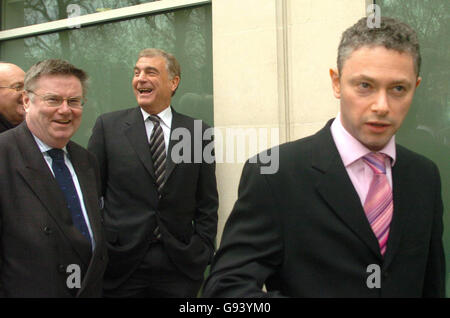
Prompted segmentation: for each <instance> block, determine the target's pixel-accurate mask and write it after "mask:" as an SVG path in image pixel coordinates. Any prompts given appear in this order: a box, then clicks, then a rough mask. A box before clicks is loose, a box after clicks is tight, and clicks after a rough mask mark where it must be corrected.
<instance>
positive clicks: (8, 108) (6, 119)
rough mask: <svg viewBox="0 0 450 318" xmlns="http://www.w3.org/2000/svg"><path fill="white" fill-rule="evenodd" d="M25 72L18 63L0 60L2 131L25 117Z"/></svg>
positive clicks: (15, 124)
mask: <svg viewBox="0 0 450 318" xmlns="http://www.w3.org/2000/svg"><path fill="white" fill-rule="evenodd" d="M24 77H25V72H24V71H23V70H22V69H21V68H20V67H18V66H17V65H14V64H11V63H4V62H0V133H2V132H4V131H6V130H8V129H11V128H13V127H14V126H17V125H18V124H20V123H21V122H22V121H23V120H24V118H25V110H24V109H23V102H22V91H23V79H24Z"/></svg>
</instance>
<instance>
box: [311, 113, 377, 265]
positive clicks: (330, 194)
mask: <svg viewBox="0 0 450 318" xmlns="http://www.w3.org/2000/svg"><path fill="white" fill-rule="evenodd" d="M331 123H332V120H331V121H329V122H328V123H327V126H326V127H325V128H324V129H322V130H320V131H319V132H318V133H317V134H316V139H317V142H316V143H315V149H314V150H313V154H312V166H313V168H314V169H316V170H318V171H320V172H321V173H322V174H321V176H320V177H319V178H318V182H317V184H316V189H317V191H318V192H319V193H320V195H321V196H322V198H323V199H324V200H325V201H326V202H327V203H328V205H329V206H330V207H331V209H332V210H333V211H334V212H335V213H336V214H337V215H338V217H339V218H340V219H341V220H342V221H343V222H344V223H346V224H347V225H348V227H349V228H350V229H352V231H353V232H354V233H355V234H356V235H357V236H358V237H359V238H360V239H361V240H362V241H363V242H364V243H365V244H366V245H367V246H368V247H369V248H370V250H371V251H372V252H373V253H374V254H375V255H376V256H377V257H379V258H381V253H380V251H379V247H378V241H377V239H376V237H375V234H374V233H373V231H372V229H371V227H370V224H369V221H368V220H367V217H366V215H365V213H364V209H363V207H362V205H361V201H360V199H359V197H358V194H357V192H356V190H355V188H354V186H353V184H352V182H351V180H350V178H349V176H348V174H347V171H346V170H345V167H344V164H343V163H342V159H341V157H340V156H339V152H338V150H337V148H336V145H335V143H334V140H333V137H332V136H331V131H330V126H331Z"/></svg>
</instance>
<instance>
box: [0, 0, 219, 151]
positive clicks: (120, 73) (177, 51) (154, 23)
mask: <svg viewBox="0 0 450 318" xmlns="http://www.w3.org/2000/svg"><path fill="white" fill-rule="evenodd" d="M105 2H106V1H105ZM147 47H157V48H161V49H163V50H165V51H168V52H171V53H173V54H174V55H175V56H176V58H177V59H178V61H179V62H180V64H181V83H180V87H179V89H178V90H177V93H176V95H175V96H174V98H173V99H172V105H173V106H174V108H175V109H176V110H178V111H179V112H181V113H184V114H187V115H190V116H192V117H195V118H200V119H203V120H204V121H205V122H207V123H208V124H209V125H212V124H213V99H212V93H213V91H212V89H213V88H212V56H211V54H212V42H211V6H210V5H206V6H201V7H196V8H193V9H192V8H191V9H183V10H177V11H172V12H168V13H163V14H157V15H151V16H145V17H141V18H136V19H131V20H125V21H120V22H112V23H106V24H100V25H96V26H90V27H82V28H79V29H76V28H75V29H68V30H67V31H62V32H57V33H51V34H45V35H40V36H33V37H28V38H25V39H17V40H9V41H5V42H2V43H1V46H0V49H1V55H0V59H1V60H5V61H9V62H12V63H15V64H17V65H19V66H20V67H22V68H23V69H28V68H29V67H30V66H31V65H32V64H34V63H35V62H37V61H39V60H43V59H47V58H63V59H67V60H68V61H70V62H71V63H73V64H74V65H76V66H78V67H81V68H83V69H84V70H86V71H87V72H88V74H89V75H90V85H89V88H88V93H87V102H86V105H85V106H84V109H83V121H82V125H81V127H80V130H79V131H78V132H77V134H76V135H75V136H74V140H75V141H77V142H79V143H80V144H82V145H86V144H87V141H88V139H89V137H90V134H91V128H92V126H93V125H94V123H95V120H96V118H97V117H98V116H99V115H100V114H102V113H106V112H110V111H114V110H118V109H124V108H129V107H134V106H137V104H136V99H135V97H134V95H133V91H132V89H131V79H132V76H133V67H134V64H135V63H136V58H137V54H138V52H139V51H140V50H141V49H144V48H147Z"/></svg>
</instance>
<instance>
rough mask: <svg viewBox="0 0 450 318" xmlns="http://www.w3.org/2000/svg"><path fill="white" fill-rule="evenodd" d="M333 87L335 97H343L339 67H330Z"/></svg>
mask: <svg viewBox="0 0 450 318" xmlns="http://www.w3.org/2000/svg"><path fill="white" fill-rule="evenodd" d="M330 78H331V87H332V88H333V94H334V97H336V98H337V99H340V98H341V82H340V80H339V72H338V70H337V69H332V68H330Z"/></svg>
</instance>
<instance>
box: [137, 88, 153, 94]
mask: <svg viewBox="0 0 450 318" xmlns="http://www.w3.org/2000/svg"><path fill="white" fill-rule="evenodd" d="M137 91H138V92H139V94H150V93H151V92H153V89H152V88H138V89H137Z"/></svg>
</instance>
